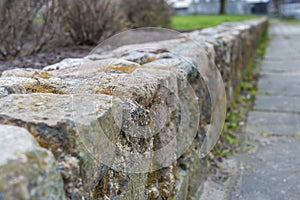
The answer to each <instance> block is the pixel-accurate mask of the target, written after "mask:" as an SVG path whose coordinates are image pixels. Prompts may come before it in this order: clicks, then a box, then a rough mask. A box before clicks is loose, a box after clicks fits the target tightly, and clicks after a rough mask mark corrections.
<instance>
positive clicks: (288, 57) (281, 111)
mask: <svg viewBox="0 0 300 200" xmlns="http://www.w3.org/2000/svg"><path fill="white" fill-rule="evenodd" d="M270 28H271V29H270V37H271V41H270V45H269V47H268V49H267V52H266V57H265V59H264V62H263V65H262V71H261V78H260V80H259V83H258V90H259V93H261V94H267V95H259V96H257V98H256V102H255V110H253V111H251V112H250V113H249V116H248V122H247V128H246V133H247V134H248V137H249V140H250V141H253V143H254V146H255V148H254V149H253V150H252V151H250V152H248V153H247V154H243V155H238V156H237V157H236V158H235V159H236V161H237V163H238V166H239V170H238V171H237V173H236V174H235V175H234V176H235V177H236V178H235V184H234V182H232V183H231V186H232V188H231V190H229V192H228V193H227V198H226V199H241V200H254V199H255V200H299V199H300V123H299V121H300V24H299V25H295V24H283V23H282V22H279V21H272V22H271V27H270Z"/></svg>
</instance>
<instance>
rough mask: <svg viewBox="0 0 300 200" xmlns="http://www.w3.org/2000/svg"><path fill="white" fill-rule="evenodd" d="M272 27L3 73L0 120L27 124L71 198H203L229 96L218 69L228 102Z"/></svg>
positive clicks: (251, 25)
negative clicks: (210, 153)
mask: <svg viewBox="0 0 300 200" xmlns="http://www.w3.org/2000/svg"><path fill="white" fill-rule="evenodd" d="M264 28H266V20H265V19H263V20H254V21H251V22H245V23H238V24H227V25H222V26H219V27H217V28H215V29H207V30H203V31H196V32H194V33H191V34H187V36H188V37H190V38H192V39H193V40H188V39H185V38H179V39H173V40H167V41H161V42H156V43H147V45H146V46H147V48H146V49H143V48H144V45H145V44H140V45H127V46H123V47H120V48H117V49H115V50H113V51H111V52H106V53H102V54H97V53H95V52H97V51H94V54H92V55H89V56H87V57H85V58H82V59H67V60H64V61H62V62H60V63H57V64H55V65H52V66H49V67H46V68H44V69H43V70H34V69H26V70H24V69H16V70H10V71H6V72H3V75H2V77H1V78H0V124H9V125H14V126H19V127H24V128H26V129H27V130H28V131H29V132H30V133H31V134H32V135H33V136H34V137H35V138H36V140H37V141H38V143H39V144H40V145H41V146H42V147H44V148H47V149H49V150H50V151H51V152H52V153H53V155H54V156H55V158H56V160H57V161H58V163H59V166H60V172H61V175H62V178H63V181H64V189H65V191H66V194H67V197H68V198H69V199H82V197H85V198H87V199H92V198H96V199H98V198H100V199H106V198H110V199H133V198H147V199H171V198H175V197H177V198H179V199H181V198H187V199H197V198H198V196H199V193H200V192H201V184H202V182H203V180H204V179H205V173H206V170H207V158H202V159H200V157H201V154H200V153H201V151H200V149H202V145H203V144H204V147H203V148H204V149H205V148H208V147H209V146H210V143H209V141H210V140H211V138H213V139H215V138H214V137H216V136H215V135H213V133H212V134H210V133H209V132H207V130H209V128H208V127H210V126H212V125H216V124H213V122H212V119H211V118H212V116H213V114H218V115H220V116H221V117H222V111H221V110H218V109H220V108H219V107H217V106H216V105H215V104H216V99H217V100H218V99H219V100H220V99H221V100H222V99H224V98H225V94H223V93H221V92H218V91H220V88H222V86H223V83H222V82H221V79H220V78H221V76H220V75H219V74H217V73H212V72H214V70H213V69H216V68H218V69H219V70H220V71H221V75H222V78H223V81H224V83H225V86H226V94H227V98H228V100H229V103H228V105H227V106H230V104H231V103H233V101H234V99H235V95H236V93H237V92H238V85H239V81H240V76H241V73H242V71H243V70H244V69H245V67H246V65H247V64H248V62H249V60H250V58H251V56H252V55H253V53H254V51H255V49H256V48H257V45H258V40H259V37H260V35H261V34H262V32H263V30H264ZM194 40H195V41H197V42H198V43H195V42H194ZM149 47H152V48H149ZM141 49H142V50H141ZM218 78H219V79H218ZM193 91H194V92H193ZM209 91H210V92H211V91H212V93H211V94H209ZM210 95H211V96H210ZM193 102H196V103H193ZM218 111H219V113H218ZM213 112H215V113H213ZM187 113H188V114H187ZM185 119H192V120H189V121H185ZM216 123H217V124H218V123H222V122H218V120H217V122H216ZM96 129H97V131H95V130H96ZM217 131H218V130H215V132H217ZM212 132H214V130H212ZM178 135H179V136H178ZM213 139H212V141H213ZM189 141H192V142H193V143H189ZM104 147H105V148H104ZM166 147H168V148H166ZM174 149H175V150H176V151H175V152H174ZM153 152H158V153H156V154H155V156H153V157H149V155H152V153H153ZM179 157H180V158H179ZM132 171H135V172H139V173H138V174H134V173H131V172H132ZM177 176H180V177H177Z"/></svg>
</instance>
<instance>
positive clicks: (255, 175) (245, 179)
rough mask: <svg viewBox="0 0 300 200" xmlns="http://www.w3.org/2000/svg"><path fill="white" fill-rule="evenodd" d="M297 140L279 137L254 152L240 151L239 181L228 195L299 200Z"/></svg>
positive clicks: (299, 149) (299, 147)
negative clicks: (240, 168) (245, 152)
mask: <svg viewBox="0 0 300 200" xmlns="http://www.w3.org/2000/svg"><path fill="white" fill-rule="evenodd" d="M299 152H300V141H294V140H292V139H286V138H284V139H281V140H278V141H276V142H273V143H271V144H270V145H267V146H264V147H261V148H259V149H258V151H257V152H255V153H254V154H246V155H240V156H239V158H238V159H239V160H240V162H241V165H242V169H243V170H241V171H240V173H241V174H240V175H241V176H240V177H241V179H240V182H239V183H238V184H240V185H238V186H235V187H236V188H237V189H236V190H235V191H234V192H232V193H230V195H228V196H229V198H228V199H231V200H232V199H238V200H253V199H255V200H298V199H299V197H300V169H299V166H300V157H299Z"/></svg>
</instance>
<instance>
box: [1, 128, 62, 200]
mask: <svg viewBox="0 0 300 200" xmlns="http://www.w3.org/2000/svg"><path fill="white" fill-rule="evenodd" d="M0 147H1V148H0V155H1V156H0V199H3V200H4V199H5V200H6V199H7V200H10V199H11V200H13V199H20V200H21V199H22V200H23V199H24V200H25V199H36V200H39V199H49V200H50V199H52V200H56V199H65V191H64V189H63V181H62V178H61V175H60V172H59V170H58V165H57V163H56V161H55V159H54V157H53V155H52V153H51V152H50V151H48V150H46V149H44V148H41V147H40V146H39V145H38V143H37V142H36V141H35V139H34V137H32V135H30V133H28V132H27V131H26V130H25V129H23V128H19V127H14V126H5V125H0Z"/></svg>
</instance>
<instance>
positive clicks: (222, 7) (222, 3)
mask: <svg viewBox="0 0 300 200" xmlns="http://www.w3.org/2000/svg"><path fill="white" fill-rule="evenodd" d="M219 14H220V15H224V14H226V0H220V11H219Z"/></svg>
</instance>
